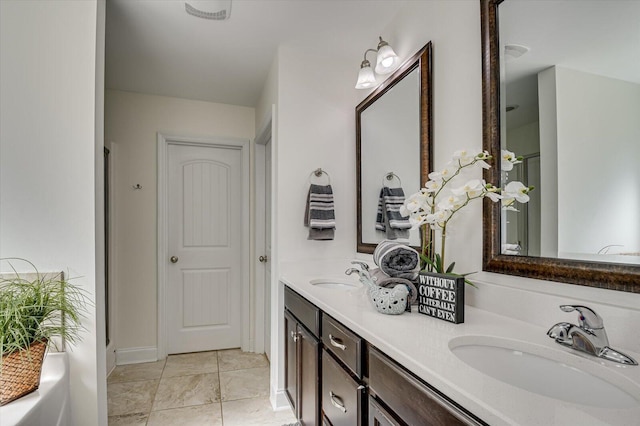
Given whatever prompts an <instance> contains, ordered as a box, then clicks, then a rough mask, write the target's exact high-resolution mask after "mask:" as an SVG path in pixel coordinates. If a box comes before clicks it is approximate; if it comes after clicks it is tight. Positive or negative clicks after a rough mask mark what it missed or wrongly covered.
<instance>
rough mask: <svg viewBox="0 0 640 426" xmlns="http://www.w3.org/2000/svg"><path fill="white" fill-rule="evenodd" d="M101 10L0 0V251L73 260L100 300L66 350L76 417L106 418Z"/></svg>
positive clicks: (78, 279) (63, 263)
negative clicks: (100, 208) (100, 212)
mask: <svg viewBox="0 0 640 426" xmlns="http://www.w3.org/2000/svg"><path fill="white" fill-rule="evenodd" d="M104 17H105V13H104V2H100V3H98V2H97V1H95V0H94V1H89V0H87V1H82V2H79V1H28V2H25V1H2V2H0V19H1V21H0V111H1V113H0V257H15V256H18V257H24V258H27V259H30V260H31V261H33V262H34V263H35V264H36V265H37V266H38V268H39V269H40V270H43V271H54V270H67V271H68V272H69V275H70V276H71V277H74V279H73V281H74V283H75V284H77V285H79V286H81V287H82V288H83V289H84V290H85V291H86V294H87V296H88V297H89V298H90V299H91V301H92V302H93V303H94V306H89V307H88V312H87V316H86V318H85V319H84V320H83V325H84V327H85V328H86V330H85V331H84V332H83V333H82V339H83V340H82V342H81V343H79V344H77V345H76V346H74V347H71V348H70V353H69V357H70V366H71V373H70V375H71V404H72V407H71V408H72V416H73V419H74V422H75V424H77V425H94V424H106V421H107V419H106V380H105V372H104V370H105V365H104V345H105V341H104V320H103V317H102V306H103V303H104V295H103V294H102V289H101V288H100V286H101V285H102V283H101V282H100V281H99V280H98V279H96V277H97V275H98V274H99V273H100V271H101V268H102V266H101V265H99V264H98V263H97V262H99V260H98V252H97V250H96V247H99V246H101V245H102V244H103V237H102V236H101V235H100V234H99V232H98V231H97V230H98V229H99V228H100V226H101V223H100V217H99V216H97V215H96V208H97V207H98V206H99V203H98V202H97V199H98V198H99V197H101V193H100V190H99V189H98V188H99V185H100V182H101V175H102V168H101V158H102V139H101V137H100V135H99V129H100V128H101V126H102V122H101V121H102V118H101V110H100V103H101V98H102V86H98V87H96V83H100V81H102V73H101V72H100V70H98V69H97V67H100V66H101V64H102V60H103V55H104V44H103V43H104ZM100 351H102V353H101V354H100V355H98V353H100Z"/></svg>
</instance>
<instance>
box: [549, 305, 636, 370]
mask: <svg viewBox="0 0 640 426" xmlns="http://www.w3.org/2000/svg"><path fill="white" fill-rule="evenodd" d="M560 309H562V310H563V311H564V312H573V311H577V312H578V314H579V316H578V325H575V324H571V323H568V322H560V323H558V324H556V325H554V326H553V327H551V328H550V329H549V331H547V336H549V337H551V338H552V339H555V341H556V342H557V343H560V344H561V345H564V346H568V347H570V348H573V349H575V350H577V351H581V352H586V353H588V354H591V355H594V356H597V357H599V358H604V359H608V360H609V361H615V362H619V363H621V364H627V365H638V363H637V362H636V361H635V360H634V359H633V358H631V357H630V356H628V355H625V354H623V353H622V352H619V351H616V350H614V349H611V348H610V347H609V338H608V337H607V332H606V331H605V329H604V322H603V321H602V317H600V315H598V314H597V313H595V311H593V309H591V308H588V307H586V306H580V305H560Z"/></svg>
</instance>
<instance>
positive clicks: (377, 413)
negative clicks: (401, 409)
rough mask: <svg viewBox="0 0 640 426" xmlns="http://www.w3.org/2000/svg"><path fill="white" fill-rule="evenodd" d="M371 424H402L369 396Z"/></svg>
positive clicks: (385, 425)
mask: <svg viewBox="0 0 640 426" xmlns="http://www.w3.org/2000/svg"><path fill="white" fill-rule="evenodd" d="M369 426H401V425H400V423H398V422H397V421H396V420H395V419H394V418H393V416H392V415H391V414H389V412H388V411H387V410H385V409H384V408H382V407H381V406H380V404H378V403H377V402H376V400H375V399H373V398H372V397H369Z"/></svg>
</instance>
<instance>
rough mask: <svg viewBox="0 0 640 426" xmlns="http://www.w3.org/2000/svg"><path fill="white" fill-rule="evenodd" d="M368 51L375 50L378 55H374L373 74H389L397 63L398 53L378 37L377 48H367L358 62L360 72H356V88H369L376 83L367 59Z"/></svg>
mask: <svg viewBox="0 0 640 426" xmlns="http://www.w3.org/2000/svg"><path fill="white" fill-rule="evenodd" d="M369 52H375V53H377V55H378V56H377V57H376V72H375V74H379V75H385V74H389V73H390V72H392V71H393V70H394V69H395V68H396V65H397V64H398V55H396V52H394V51H393V49H392V48H391V46H389V43H387V42H386V41H384V40H383V39H382V37H380V42H379V43H378V48H377V49H367V50H365V52H364V60H363V61H362V63H361V64H360V72H359V73H358V81H357V83H356V89H369V88H371V87H373V86H374V85H375V84H376V76H375V74H374V72H373V69H371V62H369V61H368V60H367V53H369Z"/></svg>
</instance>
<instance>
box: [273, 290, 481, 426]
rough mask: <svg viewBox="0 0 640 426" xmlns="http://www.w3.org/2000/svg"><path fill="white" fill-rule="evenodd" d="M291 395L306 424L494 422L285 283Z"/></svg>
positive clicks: (436, 425) (449, 424) (408, 425)
mask: <svg viewBox="0 0 640 426" xmlns="http://www.w3.org/2000/svg"><path fill="white" fill-rule="evenodd" d="M284 318H285V331H286V333H287V334H286V344H285V357H286V358H285V364H286V368H285V382H286V394H287V397H288V398H289V401H290V402H291V405H292V406H293V409H294V412H295V414H296V416H297V417H298V420H299V421H300V423H301V424H303V425H325V426H364V425H369V426H418V425H420V426H456V425H486V423H484V422H482V420H480V419H478V418H477V417H475V416H474V415H473V414H471V413H469V412H468V411H467V410H465V409H464V408H462V407H460V406H459V405H458V404H456V403H455V402H453V401H451V400H450V399H449V398H447V397H446V396H444V395H443V394H441V393H440V392H439V391H438V390H437V389H435V388H433V387H432V386H431V385H429V384H428V383H426V382H424V381H423V380H422V379H420V378H418V377H416V376H415V375H413V373H411V372H409V371H408V370H406V369H405V368H404V367H402V366H401V365H399V364H398V363H397V362H395V361H394V360H393V359H391V358H389V357H388V356H387V355H385V354H384V353H382V352H381V351H380V350H379V349H377V348H376V347H374V346H372V345H371V344H369V343H367V342H366V341H365V340H363V339H362V338H361V337H360V336H358V335H357V334H355V333H354V332H353V331H351V330H349V329H348V328H347V327H345V326H344V325H342V324H341V323H339V322H338V321H336V320H335V319H334V318H332V317H330V316H329V315H328V314H326V313H324V312H321V311H320V309H318V308H317V307H316V306H315V305H313V304H311V303H310V302H309V301H307V300H306V299H304V298H303V297H301V296H300V295H299V294H297V293H296V292H294V291H293V290H291V289H290V288H288V287H285V316H284Z"/></svg>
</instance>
